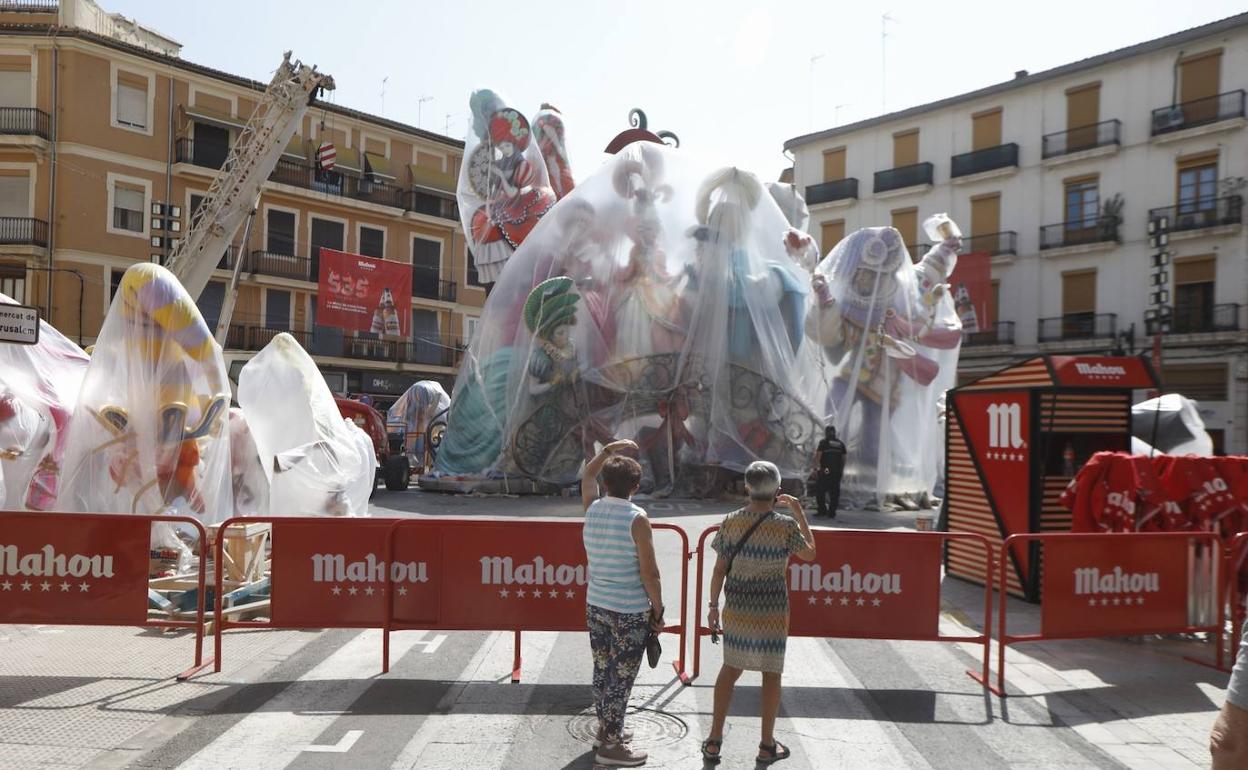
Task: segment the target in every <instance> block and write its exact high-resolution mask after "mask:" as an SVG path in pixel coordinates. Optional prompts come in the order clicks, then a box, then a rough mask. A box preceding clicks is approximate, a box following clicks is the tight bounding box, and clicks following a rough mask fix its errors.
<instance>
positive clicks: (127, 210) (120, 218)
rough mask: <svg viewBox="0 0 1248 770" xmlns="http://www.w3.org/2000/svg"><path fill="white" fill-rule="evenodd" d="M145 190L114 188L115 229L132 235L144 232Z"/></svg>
mask: <svg viewBox="0 0 1248 770" xmlns="http://www.w3.org/2000/svg"><path fill="white" fill-rule="evenodd" d="M143 210H144V206H143V190H141V189H139V188H137V187H130V186H129V185H124V184H117V185H114V186H113V227H114V228H115V229H117V230H126V231H128V232H132V233H141V232H143Z"/></svg>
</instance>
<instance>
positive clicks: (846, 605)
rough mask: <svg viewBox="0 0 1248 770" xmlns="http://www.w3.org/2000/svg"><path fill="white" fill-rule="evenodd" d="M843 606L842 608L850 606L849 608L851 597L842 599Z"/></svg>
mask: <svg viewBox="0 0 1248 770" xmlns="http://www.w3.org/2000/svg"><path fill="white" fill-rule="evenodd" d="M841 606H842V607H848V606H849V597H848V596H842V597H841Z"/></svg>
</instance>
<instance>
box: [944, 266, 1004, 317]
mask: <svg viewBox="0 0 1248 770" xmlns="http://www.w3.org/2000/svg"><path fill="white" fill-rule="evenodd" d="M950 283H951V284H952V286H953V304H954V309H955V310H956V311H957V313H958V318H959V319H961V321H962V330H963V331H965V332H967V333H969V334H973V333H975V332H983V331H988V330H990V329H992V328H993V326H992V325H993V323H995V322H996V320H997V319H995V318H993V317H992V312H993V308H992V301H991V300H992V256H991V255H990V254H988V253H987V252H972V253H970V254H961V255H959V256H958V264H957V266H956V267H955V268H954V270H953V275H952V276H950Z"/></svg>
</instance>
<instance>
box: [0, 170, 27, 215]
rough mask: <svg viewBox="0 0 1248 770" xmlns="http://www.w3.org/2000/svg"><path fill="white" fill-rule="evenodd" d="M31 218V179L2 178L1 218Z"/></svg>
mask: <svg viewBox="0 0 1248 770" xmlns="http://www.w3.org/2000/svg"><path fill="white" fill-rule="evenodd" d="M29 216H30V177H29V176H28V175H26V174H21V175H20V176H7V175H6V176H0V217H29Z"/></svg>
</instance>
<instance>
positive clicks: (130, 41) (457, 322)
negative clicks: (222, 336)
mask: <svg viewBox="0 0 1248 770" xmlns="http://www.w3.org/2000/svg"><path fill="white" fill-rule="evenodd" d="M84 9H85V10H87V11H95V12H96V13H94V14H93V15H88V16H84V14H83V13H82V12H83V10H84ZM75 12H76V13H75ZM84 19H85V20H84ZM75 22H79V23H82V25H83V26H72V24H73V23H75ZM84 27H85V28H84ZM178 52H179V47H178V45H177V43H175V42H174V41H172V40H169V39H168V38H164V37H162V36H160V35H159V34H157V33H154V32H152V31H150V30H145V29H143V28H142V27H140V26H138V25H136V24H134V23H133V22H128V21H127V20H124V19H117V18H110V17H109V16H108V15H107V14H103V13H102V12H99V9H98V7H95V6H94V4H93V3H90V2H89V1H88V2H85V3H84V2H83V0H62V2H60V3H56V2H49V1H47V0H35V2H29V3H23V4H19V5H16V6H13V7H12V8H6V7H0V292H3V293H5V294H9V295H10V296H13V297H14V298H15V299H17V300H18V301H19V302H25V303H27V304H32V305H36V306H38V307H40V309H41V312H42V314H43V316H44V317H45V318H47V319H48V320H49V321H51V322H52V323H53V324H54V325H55V326H56V327H57V328H58V329H60V330H61V331H62V332H63V333H65V334H66V335H68V336H69V337H71V338H72V339H75V340H79V341H80V342H81V343H82V344H84V345H89V344H91V343H92V342H93V340H94V337H95V335H96V334H97V333H98V331H99V328H100V325H101V323H102V322H103V318H104V314H105V313H106V311H107V309H108V307H109V303H110V302H111V299H112V295H113V292H114V291H115V289H116V286H117V283H118V281H119V279H120V277H121V274H122V273H123V272H124V271H125V269H126V268H127V267H128V266H129V265H131V264H133V263H135V262H137V261H147V260H153V261H163V260H164V259H166V258H167V257H168V254H169V251H170V249H171V248H172V246H173V244H174V242H175V241H176V239H177V238H179V237H180V236H181V235H183V234H184V233H185V232H186V230H187V229H188V228H189V226H190V222H191V216H192V215H193V213H194V212H195V210H196V208H197V206H198V205H199V204H200V202H201V201H202V200H203V197H204V195H205V194H206V193H207V191H208V188H209V185H210V183H211V181H212V178H213V176H214V175H215V173H216V172H217V170H218V169H219V168H220V167H221V165H222V163H223V162H224V160H225V158H226V155H227V154H228V152H229V149H230V147H231V145H232V143H233V142H234V141H235V140H236V139H237V137H238V135H239V132H240V131H241V129H242V127H243V126H244V124H245V123H246V121H247V118H248V116H250V114H251V111H252V109H253V108H254V106H255V104H256V102H257V100H258V99H259V98H260V96H261V94H262V92H263V90H264V88H265V85H266V84H264V83H258V82H255V81H252V80H249V79H246V78H241V77H237V76H234V75H230V74H228V73H224V72H219V71H216V70H212V69H209V68H207V67H202V66H199V65H195V64H193V63H190V62H187V61H185V60H183V59H181V58H180V57H179V56H178ZM279 53H280V52H275V54H274V56H275V62H274V63H275V64H276V56H277V55H278V54H279ZM325 140H329V141H331V142H333V144H334V145H335V148H336V150H337V164H336V166H335V167H334V169H333V170H332V171H331V172H328V173H327V172H323V171H321V170H320V169H319V168H318V167H317V165H316V163H315V160H314V158H315V153H316V148H317V147H319V146H320V144H321V143H322V142H323V141H325ZM462 155H463V142H462V141H459V140H455V139H450V138H448V137H444V136H440V135H438V134H434V133H431V132H428V131H423V130H420V129H418V128H416V127H413V126H408V125H404V124H402V123H398V122H395V121H390V120H386V119H383V118H379V117H377V116H372V115H367V114H365V113H362V112H358V111H355V110H351V109H347V108H343V107H337V106H333V105H328V104H325V103H322V102H317V103H315V104H314V105H313V106H312V107H311V108H310V109H309V110H308V113H307V115H306V116H305V117H304V119H303V123H302V125H301V126H300V127H299V129H298V131H297V132H296V135H295V137H294V139H292V141H291V142H290V144H289V145H288V146H287V148H286V151H285V153H284V154H283V156H282V158H281V160H280V161H279V162H278V165H277V168H276V169H275V170H274V171H273V173H272V174H271V176H270V178H269V181H268V182H267V183H266V185H265V188H264V191H263V193H262V195H261V199H260V205H259V208H258V209H257V214H256V219H255V221H254V223H253V226H252V228H251V232H250V236H249V238H248V239H247V241H246V242H245V243H243V242H242V241H241V238H242V235H241V233H240V235H239V236H236V238H235V244H234V245H233V246H231V248H230V249H228V250H227V252H226V253H225V254H223V255H222V258H221V261H220V263H219V265H218V270H217V273H216V275H215V276H214V279H213V281H212V282H211V283H210V284H209V286H208V288H207V289H206V290H205V291H204V293H203V295H202V296H201V297H200V298H199V304H200V307H201V310H202V311H203V313H204V315H205V317H206V320H207V321H208V323H209V324H210V325H215V323H216V321H217V319H218V317H219V313H220V310H221V304H222V300H223V298H224V293H225V289H226V284H227V281H228V279H229V277H230V275H231V271H232V270H233V268H234V265H235V263H236V262H237V261H241V264H242V266H241V280H240V285H239V292H238V300H237V305H236V307H235V310H234V314H233V316H232V319H231V323H230V328H229V334H228V339H227V344H226V355H227V359H228V360H229V363H230V366H231V375H232V376H233V377H236V376H237V372H238V370H239V369H240V368H241V367H242V364H243V363H244V362H245V360H246V359H248V358H249V357H250V356H251V355H253V354H254V352H255V351H258V350H259V349H261V348H262V347H263V346H264V345H265V344H266V343H267V342H268V341H269V340H270V339H272V337H273V336H275V335H276V334H277V333H279V332H281V331H287V332H290V333H291V334H293V335H294V336H295V337H296V338H297V339H299V341H300V342H301V343H302V344H303V345H304V347H305V348H306V349H307V350H308V351H309V352H310V353H312V354H313V356H314V358H315V359H316V360H317V363H318V365H319V366H320V368H321V369H322V371H323V372H324V373H325V375H326V379H327V381H329V382H330V385H331V388H332V389H334V390H335V391H336V392H341V393H348V392H349V393H368V394H372V395H373V396H375V397H376V398H377V399H378V400H379V401H382V402H385V401H387V400H392V399H393V398H394V397H395V396H397V395H398V394H400V393H402V392H403V390H404V389H406V387H407V386H408V385H409V384H410V383H412V382H414V381H416V380H417V379H437V380H440V381H442V382H443V383H444V384H445V386H446V387H447V388H448V389H449V388H450V386H451V384H452V383H453V381H454V374H455V371H456V368H457V366H458V363H459V358H460V354H461V351H462V349H463V346H464V345H465V344H466V342H467V339H468V338H469V337H470V336H471V334H472V333H473V330H474V328H475V324H476V323H477V320H478V319H479V317H480V310H481V307H482V305H483V304H484V300H485V289H484V287H482V286H481V285H480V284H479V283H477V282H476V273H475V270H473V268H472V263H471V258H470V257H469V254H468V250H467V245H466V242H465V240H464V236H463V231H462V228H461V227H460V224H459V214H458V210H457V208H456V205H455V196H454V190H455V184H456V180H457V178H458V173H459V164H460V161H461V158H462ZM322 247H325V248H332V249H339V250H344V251H350V252H356V253H360V254H365V255H369V256H376V257H384V258H386V259H390V260H394V261H398V262H407V263H410V264H411V265H412V296H411V297H410V298H407V299H409V301H410V313H411V320H412V323H411V336H410V338H408V339H406V340H404V341H392V340H381V339H378V338H376V337H374V336H372V335H368V334H360V333H355V332H350V331H343V330H341V329H335V328H330V327H327V326H322V325H318V324H317V321H316V297H317V278H318V274H319V273H318V271H319V254H320V249H321V248H322Z"/></svg>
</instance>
